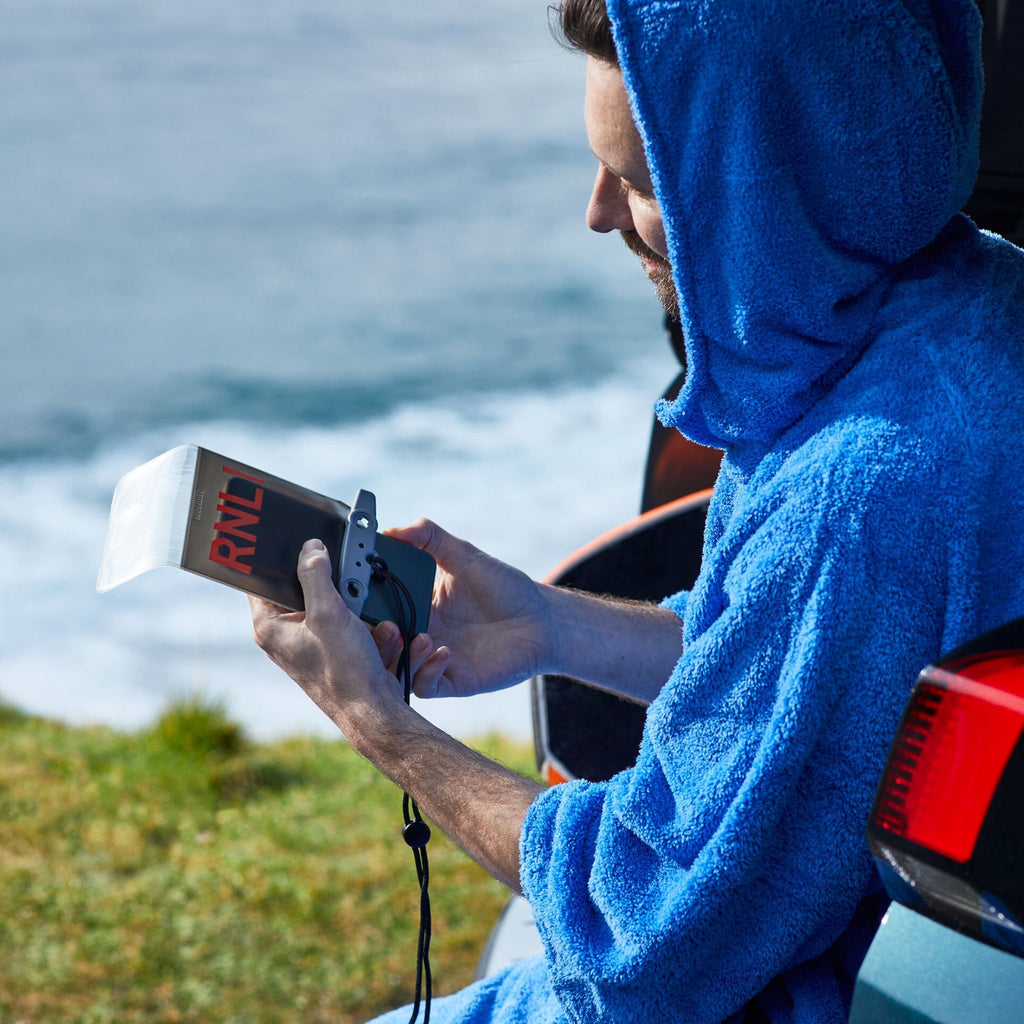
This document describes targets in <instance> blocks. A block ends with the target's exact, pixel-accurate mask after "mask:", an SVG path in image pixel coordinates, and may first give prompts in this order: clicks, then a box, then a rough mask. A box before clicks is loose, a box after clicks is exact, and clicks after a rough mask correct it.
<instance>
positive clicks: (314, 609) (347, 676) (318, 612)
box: [249, 540, 433, 733]
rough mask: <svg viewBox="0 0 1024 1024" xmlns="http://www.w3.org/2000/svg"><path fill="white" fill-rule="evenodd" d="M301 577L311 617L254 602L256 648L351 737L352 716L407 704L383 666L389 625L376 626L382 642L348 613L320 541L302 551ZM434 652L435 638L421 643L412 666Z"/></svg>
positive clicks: (419, 640) (417, 643)
mask: <svg viewBox="0 0 1024 1024" xmlns="http://www.w3.org/2000/svg"><path fill="white" fill-rule="evenodd" d="M298 574H299V582H300V584H301V585H302V592H303V595H304V599H305V604H306V611H305V612H289V611H286V610H285V609H283V608H279V607H278V606H277V605H274V604H271V603H270V602H269V601H264V600H261V599H260V598H257V597H250V599H249V603H250V605H251V607H252V618H253V632H254V635H255V637H256V643H257V644H258V645H259V646H260V647H261V648H263V650H264V651H265V652H266V653H267V655H268V656H269V657H270V659H271V660H272V661H274V662H275V663H276V664H277V665H279V666H280V667H281V668H282V669H284V671H285V672H287V673H288V675H289V676H291V677H292V679H294V680H295V682H297V683H298V684H299V686H301V687H302V689H303V690H305V692H306V693H307V694H308V695H309V697H310V698H311V699H312V700H313V702H314V703H315V704H317V706H318V707H320V708H321V709H322V710H323V711H324V713H325V714H326V715H327V716H328V717H329V718H331V719H332V720H333V721H334V722H336V723H337V724H338V725H339V726H340V727H341V728H342V730H343V731H345V732H346V733H347V732H348V729H347V728H346V726H347V725H350V724H351V719H352V716H353V715H354V714H355V715H358V714H360V713H362V712H364V711H366V710H369V709H370V708H377V709H379V710H384V707H385V705H387V704H388V703H391V702H398V703H401V702H402V693H401V688H400V686H399V684H398V681H397V680H396V678H395V677H394V676H393V675H392V674H390V673H389V672H388V671H387V669H386V667H385V664H384V663H383V662H382V661H381V656H382V655H381V649H382V648H385V649H386V648H387V646H388V645H387V638H388V637H390V630H388V629H387V628H385V624H383V623H382V624H381V626H378V627H377V630H376V631H375V633H376V634H383V639H381V640H377V636H376V635H371V632H370V630H369V629H368V628H367V627H366V625H365V623H363V622H361V621H360V620H359V619H358V618H357V617H356V616H355V615H353V614H352V613H351V612H350V611H349V610H348V608H346V607H345V603H344V602H343V601H342V599H341V595H340V594H339V593H338V591H337V590H336V589H335V586H334V583H333V582H332V580H331V564H330V557H329V555H328V553H327V549H326V548H325V547H324V545H323V544H322V543H321V542H320V541H319V540H311V541H308V542H307V543H306V544H305V545H304V546H303V548H302V552H301V553H300V555H299V562H298ZM393 628H394V627H392V629H393ZM394 632H395V634H396V635H397V630H394ZM375 640H377V642H375ZM432 646H433V645H432V643H431V641H430V638H429V637H427V636H425V635H421V636H419V637H417V638H416V641H415V642H414V644H413V647H412V650H411V652H410V655H411V656H412V659H413V667H414V668H416V667H418V666H419V662H418V661H417V660H416V659H417V657H418V658H420V659H422V657H423V656H424V655H425V654H426V653H428V651H430V650H431V648H432ZM390 660H391V659H389V661H390Z"/></svg>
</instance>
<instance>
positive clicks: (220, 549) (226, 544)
mask: <svg viewBox="0 0 1024 1024" xmlns="http://www.w3.org/2000/svg"><path fill="white" fill-rule="evenodd" d="M254 554H256V548H255V546H253V547H250V548H240V547H239V546H238V545H237V544H236V543H235V542H234V541H233V540H228V539H227V537H217V538H215V539H214V541H213V543H212V544H211V545H210V561H211V562H217V563H219V564H220V565H223V566H226V567H227V568H228V569H234V570H235V572H244V573H245V574H246V575H247V576H248V575H251V574H252V566H251V565H246V564H245V563H244V562H241V561H239V559H240V558H244V557H245V556H246V555H254Z"/></svg>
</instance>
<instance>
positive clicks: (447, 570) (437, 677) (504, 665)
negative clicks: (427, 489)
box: [375, 519, 555, 697]
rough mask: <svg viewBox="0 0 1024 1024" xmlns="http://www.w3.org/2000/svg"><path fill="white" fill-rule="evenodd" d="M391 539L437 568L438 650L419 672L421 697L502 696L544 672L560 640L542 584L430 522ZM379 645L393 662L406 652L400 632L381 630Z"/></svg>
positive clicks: (434, 629) (434, 615)
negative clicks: (417, 551)
mask: <svg viewBox="0 0 1024 1024" xmlns="http://www.w3.org/2000/svg"><path fill="white" fill-rule="evenodd" d="M387 533H388V536H390V537H394V538H396V539H397V540H401V541H405V542H406V543H407V544H412V545H414V546H415V547H418V548H422V549H423V550H424V551H426V552H428V553H429V554H430V555H432V556H433V557H434V559H435V561H436V562H437V567H438V576H437V581H436V583H435V584H434V600H433V606H432V608H431V613H430V634H431V636H432V637H433V639H434V641H435V642H436V643H437V644H439V645H440V646H439V647H438V648H437V649H436V650H434V651H433V653H431V654H430V656H429V657H427V658H426V660H424V661H423V662H422V664H421V665H419V667H418V669H417V670H416V672H415V677H414V681H413V690H414V692H415V693H416V695H417V696H418V697H462V696H467V695H469V694H474V693H486V692H489V691H492V690H499V689H502V688H503V687H506V686H512V685H513V684H515V683H519V682H522V681H523V680H524V679H528V678H529V677H530V676H532V675H534V674H535V673H536V672H538V671H541V670H543V669H544V668H545V667H546V664H547V662H549V661H550V660H551V657H552V648H553V645H554V640H555V638H554V636H553V632H552V628H551V627H552V623H551V616H550V614H549V613H548V608H547V603H546V600H545V598H544V596H543V588H542V587H541V586H540V585H539V584H537V583H534V582H533V580H531V579H530V578H529V577H528V576H526V575H525V574H524V573H522V572H520V571H519V570H518V569H513V568H512V567H511V566H509V565H505V564H504V563H503V562H499V561H498V560H497V559H496V558H492V557H491V556H490V555H486V554H484V553H483V552H482V551H480V550H479V549H478V548H475V547H473V545H472V544H469V543H467V542H466V541H464V540H459V539H458V538H457V537H453V536H452V535H451V534H449V533H446V532H445V531H444V530H442V529H441V527H439V526H437V525H436V524H435V523H432V522H430V521H429V520H426V519H420V520H418V521H417V522H415V523H413V525H412V526H407V527H404V528H402V529H394V530H388V531H387ZM375 639H377V641H378V644H379V649H380V656H381V658H382V659H383V661H384V662H385V663H391V662H392V661H393V659H394V658H395V657H396V656H397V654H398V651H399V649H400V641H399V639H398V636H397V629H394V627H391V626H388V625H385V624H382V625H381V626H380V627H378V629H377V630H376V631H375ZM412 653H413V654H421V653H422V651H417V650H416V649H415V648H414V650H413V652H412Z"/></svg>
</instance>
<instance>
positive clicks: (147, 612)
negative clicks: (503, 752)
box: [0, 0, 675, 737]
mask: <svg viewBox="0 0 1024 1024" xmlns="http://www.w3.org/2000/svg"><path fill="white" fill-rule="evenodd" d="M582 80H583V65H582V63H581V61H580V60H579V59H578V58H575V57H572V56H569V55H567V54H565V53H563V52H562V51H561V50H560V49H559V48H558V47H557V45H556V44H555V43H554V42H553V41H552V39H551V37H550V34H549V32H548V29H547V18H546V5H545V4H544V3H543V2H541V0H538V2H529V3H527V2H524V0H492V2H490V3H487V4H478V3H471V2H469V0H449V2H448V3H446V4H445V5H443V9H442V8H441V7H438V6H435V5H424V4H422V3H419V2H417V0H394V2H392V3H390V4H387V5H369V4H353V3H350V2H348V0H335V2H333V3H328V2H326V0H244V2H243V0H213V2H211V0H175V3H173V4H170V3H163V4H153V3H151V4H139V3H133V2H130V0H5V3H4V5H3V11H2V12H0V185H2V189H0V699H3V700H6V701H8V702H10V703H13V704H16V705H18V706H20V707H22V708H25V709H27V710H30V711H33V712H38V713H43V714H47V715H52V716H56V717H59V718H62V719H65V720H67V721H71V722H105V723H109V724H111V725H114V726H117V727H122V728H134V727H137V726H139V725H142V724H144V723H146V722H148V721H150V720H151V719H152V718H153V716H154V715H155V714H157V713H158V712H159V711H160V710H161V709H162V707H163V706H164V705H165V704H166V703H167V702H168V701H169V700H171V699H174V698H178V697H183V696H190V695H202V696H205V697H208V698H211V699H216V700H221V701H223V702H224V703H225V704H226V705H227V707H228V710H229V711H230V713H231V714H232V715H234V716H235V717H236V718H238V719H239V720H240V721H242V722H243V724H244V725H245V726H246V728H247V730H248V731H249V732H250V733H251V734H253V735H255V736H261V737H266V736H273V735H279V734H281V733H288V732H295V731H307V732H317V733H322V734H331V733H332V732H333V727H332V726H330V724H329V723H328V722H327V721H326V719H323V718H322V716H321V715H320V713H319V712H318V711H317V710H316V709H315V708H313V707H312V705H310V704H308V702H307V701H306V699H305V698H304V697H303V696H302V695H301V694H300V693H299V692H298V691H297V690H296V689H295V688H294V687H293V686H292V684H290V683H289V682H288V680H287V679H286V678H285V677H284V676H283V675H281V674H280V672H279V671H278V670H277V669H276V668H274V667H273V666H272V665H271V664H270V663H269V662H268V661H267V660H266V659H265V658H264V657H263V655H262V654H260V652H259V651H258V650H257V649H256V648H255V647H254V646H253V645H252V642H251V638H250V623H249V616H248V606H247V604H246V602H245V600H244V598H243V597H241V595H239V594H237V593H234V592H233V591H230V590H227V589H224V588H219V587H216V586H214V585H212V584H209V583H207V582H205V581H202V580H198V579H196V578H193V577H190V576H188V575H186V574H184V573H179V572H175V571H173V570H161V571H159V572H157V573H154V574H151V575H150V576H149V577H146V578H143V579H139V580H136V581H134V582H132V583H130V584H127V585H126V586H125V587H123V588H121V589H120V590H117V591H114V592H113V593H111V594H107V595H103V596H102V597H100V596H98V595H96V594H95V592H94V589H93V587H94V581H95V575H96V570H97V567H98V563H99V557H100V553H101V550H102V543H103V534H104V528H105V520H106V513H107V510H108V508H109V502H110V496H111V494H112V491H113V487H114V484H115V483H116V481H117V479H118V478H119V477H120V476H121V475H122V474H123V473H124V472H126V471H127V470H129V469H130V468H132V467H133V466H135V465H136V464H138V463H140V462H142V461H144V460H146V459H148V458H151V457H152V456H154V455H156V454H158V453H159V452H161V451H163V450H165V449H167V448H170V447H172V446H173V445H176V444H179V443H183V442H195V443H198V444H202V445H205V446H207V447H210V448H214V449H215V450H218V451H220V452H223V453H225V454H228V455H230V456H232V457H234V458H236V459H238V460H240V461H244V462H248V463H251V464H253V465H255V466H257V467H259V468H262V469H265V470H267V471H268V472H271V473H276V474H278V475H281V476H287V477H290V478H291V479H294V480H296V481H297V482H299V483H302V484H304V485H306V486H309V487H313V488H315V489H317V490H321V491H324V492H326V493H329V494H332V495H334V496H336V497H339V498H342V499H343V500H350V499H351V497H352V496H353V495H354V493H355V490H356V489H357V488H358V487H360V486H362V487H368V488H370V489H372V490H373V491H375V492H376V494H377V499H378V511H379V514H380V518H381V521H382V522H383V523H384V524H385V525H391V524H398V523H402V522H406V521H409V520H411V519H412V518H414V517H415V516H417V515H421V514H422V515H429V516H431V517H433V518H435V519H437V520H438V521H440V522H441V523H442V524H444V525H445V526H447V527H448V528H449V529H451V530H453V531H454V532H457V533H460V534H462V535H464V536H466V537H468V538H469V539H471V540H473V541H474V542H475V543H477V544H479V545H480V546H482V547H485V548H486V549H488V550H490V551H492V552H493V553H494V554H496V555H499V556H500V557H502V558H505V559H507V560H509V561H511V562H513V563H514V564H516V565H519V566H521V567H522V568H524V569H526V570H527V571H529V572H530V573H532V574H533V575H535V576H542V575H543V574H544V573H546V572H547V571H548V570H549V569H550V568H551V567H552V566H553V565H555V564H556V563H557V562H558V561H559V560H560V559H561V558H563V557H564V556H566V555H568V554H569V553H570V552H571V551H572V550H574V549H575V548H576V547H578V546H579V545H580V544H582V543H584V542H585V541H587V540H589V539H590V538H591V537H593V536H594V535H596V534H597V533H599V532H601V531H602V530H604V529H607V528H609V527H611V526H613V525H615V524H616V523H617V522H619V521H621V520H623V519H625V518H627V517H629V516H630V515H632V514H633V513H634V512H635V511H636V508H637V506H638V503H639V497H640V485H641V472H642V462H643V456H644V449H645V445H646V441H647V434H648V431H649V423H650V407H651V403H652V401H653V400H654V399H655V398H656V397H657V395H658V393H659V392H660V390H661V389H662V388H664V387H665V386H666V385H667V383H668V382H669V380H670V379H671V378H672V376H673V375H674V372H675V367H674V363H673V361H672V357H671V354H670V352H669V349H668V346H667V345H666V344H665V342H664V340H663V338H662V336H661V327H660V321H661V315H660V311H659V309H658V307H657V304H656V302H655V301H654V300H653V297H652V295H651V290H650V285H649V284H648V282H647V281H646V279H645V278H644V276H643V274H642V272H641V271H640V270H639V268H637V267H636V266H635V265H634V264H635V260H634V259H633V258H632V257H630V256H629V254H628V253H627V252H626V251H625V249H624V248H623V247H622V246H621V245H620V244H618V243H617V242H616V241H615V240H612V239H609V238H604V237H598V236H595V235H591V234H590V233H589V232H588V231H587V230H586V226H585V223H584V219H583V214H584V209H585V205H586V200H587V197H588V195H589V189H590V184H591V181H592V176H593V170H594V162H593V157H592V156H591V155H590V154H589V152H588V149H587V143H586V136H585V132H584V128H583V122H582V115H581V109H582V96H583V81H582ZM424 710H425V712H426V713H428V715H429V716H430V717H432V718H433V719H434V720H435V721H437V722H439V723H440V724H441V725H442V726H443V727H446V728H449V729H451V730H453V731H455V732H456V733H458V734H459V735H473V734H477V733H481V732H484V731H488V730H491V729H496V728H500V729H501V730H502V731H504V732H506V733H510V734H513V735H520V736H526V735H528V733H529V714H528V705H527V698H526V693H525V688H523V687H518V688H516V689H514V690H512V691H509V692H507V693H505V694H500V695H490V696H487V697H481V698H474V699H473V700H471V701H466V702H451V701H444V702H434V703H432V704H431V706H429V707H426V708H424Z"/></svg>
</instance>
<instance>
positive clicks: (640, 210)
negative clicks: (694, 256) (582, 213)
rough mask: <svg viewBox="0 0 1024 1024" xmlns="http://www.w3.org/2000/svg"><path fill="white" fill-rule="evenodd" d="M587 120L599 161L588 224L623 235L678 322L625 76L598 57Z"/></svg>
mask: <svg viewBox="0 0 1024 1024" xmlns="http://www.w3.org/2000/svg"><path fill="white" fill-rule="evenodd" d="M583 117H584V120H585V121H586V124H587V137H588V138H589V140H590V148H591V150H593V153H594V156H596V157H597V161H598V168H597V179H596V180H595V181H594V191H593V193H592V194H591V196H590V204H589V206H588V207H587V224H588V225H589V227H590V228H591V230H593V231H601V232H605V231H619V232H620V233H621V235H622V238H623V241H624V242H625V243H626V245H627V246H628V247H629V249H630V250H632V251H633V252H634V253H636V254H637V255H638V256H639V257H640V262H641V263H642V264H643V267H644V270H645V271H646V272H647V276H648V277H649V278H650V279H651V280H652V281H653V282H654V287H655V289H656V290H657V292H658V298H659V300H660V301H661V304H662V305H663V306H664V307H665V309H666V310H667V311H668V312H669V313H671V314H672V315H673V316H675V317H676V319H678V318H679V299H678V298H677V296H676V289H675V284H674V283H673V281H672V266H671V264H670V263H669V261H668V245H667V244H666V242H665V225H664V224H663V223H662V219H661V209H660V207H659V206H658V201H657V199H655V198H654V187H653V186H652V185H651V175H650V171H648V169H647V157H646V155H645V154H644V145H643V142H642V141H641V139H640V133H639V132H638V131H637V128H636V125H635V124H634V122H633V112H632V111H631V110H630V107H629V99H628V97H627V96H626V87H625V85H624V84H623V81H622V73H621V72H620V71H619V69H618V68H617V67H614V66H613V65H611V64H606V63H605V62H604V61H600V60H597V59H596V58H594V57H591V58H589V59H588V60H587V94H586V101H585V103H584V107H583Z"/></svg>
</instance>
